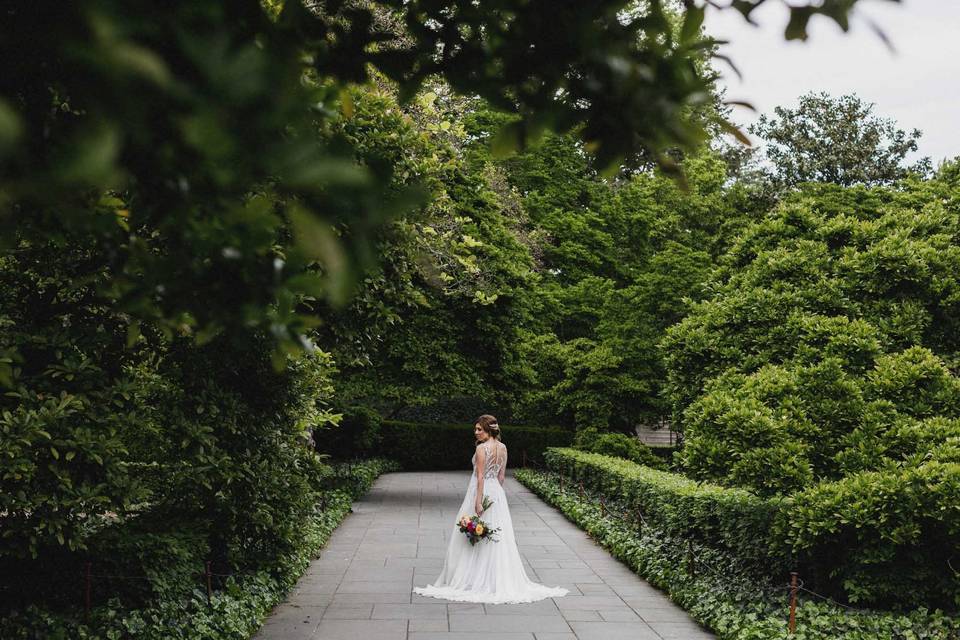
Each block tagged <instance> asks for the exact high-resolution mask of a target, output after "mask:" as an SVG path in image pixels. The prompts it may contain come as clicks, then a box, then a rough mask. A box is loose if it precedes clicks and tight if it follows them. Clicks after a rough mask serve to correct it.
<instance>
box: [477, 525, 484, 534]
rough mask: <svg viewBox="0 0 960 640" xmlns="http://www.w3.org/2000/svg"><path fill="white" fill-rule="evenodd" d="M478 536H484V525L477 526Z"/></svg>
mask: <svg viewBox="0 0 960 640" xmlns="http://www.w3.org/2000/svg"><path fill="white" fill-rule="evenodd" d="M477 535H478V536H482V535H483V525H482V524H478V525H477Z"/></svg>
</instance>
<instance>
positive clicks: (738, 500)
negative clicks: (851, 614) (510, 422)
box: [544, 448, 792, 575]
mask: <svg viewBox="0 0 960 640" xmlns="http://www.w3.org/2000/svg"><path fill="white" fill-rule="evenodd" d="M544 459H545V460H546V465H547V468H549V469H551V470H553V471H556V472H559V473H562V474H564V475H565V476H567V477H569V478H571V479H572V480H573V481H575V482H581V481H582V482H583V484H584V486H585V487H587V488H589V489H592V490H594V491H597V492H599V493H601V494H603V495H606V496H608V498H609V499H611V500H617V501H618V502H620V503H622V505H623V507H625V508H626V509H627V510H628V512H630V513H631V514H636V513H637V512H639V513H640V514H641V515H642V516H643V519H644V521H646V522H647V523H649V524H650V525H652V526H654V527H657V528H658V529H660V530H662V531H665V532H667V533H668V534H669V535H671V536H674V537H678V538H684V539H691V540H695V541H697V542H699V543H701V544H704V545H708V546H711V547H714V548H716V549H719V550H722V551H724V552H725V553H727V554H729V556H730V557H732V558H734V559H736V561H737V562H738V563H740V564H741V565H742V566H744V567H748V568H753V569H757V568H760V569H762V570H764V571H765V572H770V573H777V572H780V573H782V574H783V575H786V572H788V571H790V569H791V568H792V567H791V565H792V558H791V556H790V554H789V553H788V552H785V551H784V549H785V547H784V546H783V545H782V544H779V543H778V541H777V540H776V539H775V538H774V537H773V536H772V535H771V528H772V525H773V523H774V522H775V520H776V517H777V514H778V513H779V511H780V508H781V504H780V501H778V500H768V499H764V498H759V497H757V496H755V495H753V494H751V493H749V492H748V491H744V490H742V489H727V488H724V487H720V486H717V485H711V484H700V483H697V482H695V481H693V480H690V479H688V478H685V477H684V476H681V475H679V474H673V473H667V472H664V471H657V470H655V469H650V468H647V467H644V466H640V465H638V464H636V463H633V462H630V461H627V460H623V459H620V458H611V457H608V456H604V455H599V454H596V453H586V452H583V451H577V450H575V449H563V448H551V449H549V450H548V451H547V452H546V454H544Z"/></svg>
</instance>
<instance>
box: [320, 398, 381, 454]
mask: <svg viewBox="0 0 960 640" xmlns="http://www.w3.org/2000/svg"><path fill="white" fill-rule="evenodd" d="M381 422H382V419H381V418H380V414H379V413H377V411H375V410H373V409H371V408H369V407H364V406H360V405H354V406H351V407H348V408H347V409H346V410H344V412H343V416H342V417H341V418H340V422H339V424H336V425H333V426H329V427H327V428H325V429H323V430H320V431H318V432H316V433H315V434H314V438H315V440H316V446H317V447H318V449H320V450H322V451H323V452H324V453H328V454H330V455H332V456H333V457H334V458H339V459H346V458H351V457H358V456H360V457H362V456H366V455H371V454H372V453H374V452H375V451H377V450H379V448H380V444H381V442H382V440H383V435H382V434H381V430H380V423H381Z"/></svg>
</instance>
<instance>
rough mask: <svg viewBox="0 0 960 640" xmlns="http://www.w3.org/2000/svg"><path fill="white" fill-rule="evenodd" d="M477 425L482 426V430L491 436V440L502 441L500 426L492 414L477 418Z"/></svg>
mask: <svg viewBox="0 0 960 640" xmlns="http://www.w3.org/2000/svg"><path fill="white" fill-rule="evenodd" d="M477 424H479V425H480V428H481V429H483V430H484V431H486V432H487V433H488V434H490V437H491V438H496V439H497V440H499V439H500V425H499V424H498V423H497V419H496V418H495V417H493V416H491V415H490V414H487V413H485V414H483V415H482V416H480V417H479V418H477Z"/></svg>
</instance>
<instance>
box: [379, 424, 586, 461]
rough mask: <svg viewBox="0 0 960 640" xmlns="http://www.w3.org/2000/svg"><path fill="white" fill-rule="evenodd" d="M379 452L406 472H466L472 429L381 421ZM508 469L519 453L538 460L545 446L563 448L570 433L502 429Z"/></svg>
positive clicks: (471, 442) (524, 428)
mask: <svg viewBox="0 0 960 640" xmlns="http://www.w3.org/2000/svg"><path fill="white" fill-rule="evenodd" d="M380 431H381V434H382V437H383V442H382V444H381V448H380V453H381V455H384V456H386V457H388V458H390V459H391V460H396V461H398V462H399V463H400V464H401V465H402V466H403V468H404V469H408V470H446V469H469V468H470V458H471V456H473V451H474V446H475V445H474V438H473V426H472V425H470V424H419V423H416V422H401V421H397V420H384V421H383V423H382V424H381V426H380ZM502 438H503V443H504V444H505V445H507V450H508V451H509V455H510V466H512V467H519V466H520V465H521V463H522V456H523V452H524V451H526V453H527V458H528V459H531V460H537V461H539V460H541V459H542V457H543V453H544V451H546V449H547V448H548V447H557V446H566V445H569V444H570V443H571V442H572V441H573V432H571V431H565V430H563V429H545V428H538V427H513V426H508V427H505V428H504V429H503V433H502Z"/></svg>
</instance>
